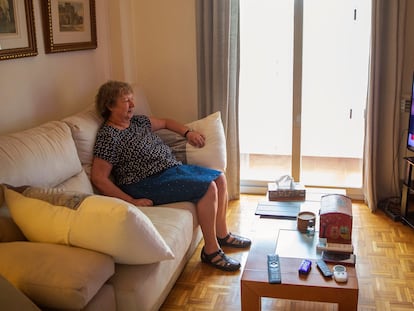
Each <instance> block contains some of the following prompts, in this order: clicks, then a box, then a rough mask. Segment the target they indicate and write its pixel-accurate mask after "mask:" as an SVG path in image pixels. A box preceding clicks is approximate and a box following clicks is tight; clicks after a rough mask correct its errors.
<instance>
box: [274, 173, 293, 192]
mask: <svg viewBox="0 0 414 311" xmlns="http://www.w3.org/2000/svg"><path fill="white" fill-rule="evenodd" d="M276 186H277V189H293V188H294V183H293V178H292V177H291V176H289V175H283V176H282V177H280V178H279V179H278V180H276Z"/></svg>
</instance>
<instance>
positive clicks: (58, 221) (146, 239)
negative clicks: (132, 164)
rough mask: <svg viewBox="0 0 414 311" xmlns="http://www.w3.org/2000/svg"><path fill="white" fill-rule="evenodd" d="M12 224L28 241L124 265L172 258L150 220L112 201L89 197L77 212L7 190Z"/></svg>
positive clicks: (96, 196) (135, 210)
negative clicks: (98, 254) (101, 256)
mask: <svg viewBox="0 0 414 311" xmlns="http://www.w3.org/2000/svg"><path fill="white" fill-rule="evenodd" d="M4 193H5V199H6V202H7V205H8V206H9V209H10V212H11V215H12V218H13V220H14V222H15V223H16V224H17V225H18V226H19V228H20V230H22V232H23V234H24V235H25V236H26V238H27V239H28V240H29V241H33V242H47V243H59V244H65V245H72V246H77V247H83V248H87V249H90V250H94V251H98V252H101V253H105V254H108V255H111V256H112V257H113V258H114V260H115V262H117V263H122V264H148V263H154V262H158V261H161V260H166V259H172V258H174V254H173V253H172V251H171V249H170V247H169V246H168V245H167V244H166V242H165V241H164V239H163V238H162V236H161V235H160V233H159V232H158V231H157V229H156V228H155V227H154V225H153V224H152V222H151V221H150V220H149V218H148V217H147V216H146V215H145V214H143V213H142V212H141V211H140V210H139V209H138V208H137V207H135V206H133V205H130V204H128V203H127V202H125V201H123V200H119V199H116V198H111V197H105V196H98V195H91V196H89V197H87V198H85V199H84V200H83V201H82V203H81V204H80V205H79V208H78V209H77V210H74V209H70V208H66V207H63V206H58V205H53V204H51V203H48V202H46V201H42V200H39V199H34V198H28V197H25V196H24V195H22V194H20V193H18V192H15V191H13V190H10V189H5V191H4Z"/></svg>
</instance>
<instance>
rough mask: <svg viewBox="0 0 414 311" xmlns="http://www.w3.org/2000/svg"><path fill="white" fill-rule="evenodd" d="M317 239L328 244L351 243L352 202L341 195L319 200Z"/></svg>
mask: <svg viewBox="0 0 414 311" xmlns="http://www.w3.org/2000/svg"><path fill="white" fill-rule="evenodd" d="M319 237H320V238H326V239H327V242H329V243H345V244H351V243H352V201H351V199H350V198H349V197H347V196H345V195H342V194H328V195H324V196H322V198H321V210H320V222H319Z"/></svg>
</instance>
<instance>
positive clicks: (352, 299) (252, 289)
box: [240, 230, 358, 311]
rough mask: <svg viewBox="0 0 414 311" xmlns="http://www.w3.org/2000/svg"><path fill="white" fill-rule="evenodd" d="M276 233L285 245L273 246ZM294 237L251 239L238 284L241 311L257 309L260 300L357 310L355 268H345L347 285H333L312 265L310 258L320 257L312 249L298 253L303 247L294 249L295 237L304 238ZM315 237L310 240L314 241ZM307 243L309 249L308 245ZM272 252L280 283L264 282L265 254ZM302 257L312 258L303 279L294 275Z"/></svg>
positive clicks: (296, 233)
mask: <svg viewBox="0 0 414 311" xmlns="http://www.w3.org/2000/svg"><path fill="white" fill-rule="evenodd" d="M288 231H291V232H288ZM280 232H281V233H282V235H283V242H282V243H280V244H284V245H285V246H283V245H282V247H277V240H278V234H279V235H280ZM298 234H299V235H300V233H299V232H296V230H286V231H282V230H279V233H278V232H274V233H273V234H272V233H270V234H269V233H267V234H261V235H260V236H259V237H258V238H256V239H254V240H253V244H252V247H251V249H250V252H249V256H248V258H247V262H246V265H245V268H244V271H243V274H242V277H241V281H240V282H241V307H242V310H244V311H253V310H261V297H270V298H280V299H289V300H305V301H318V302H328V303H336V304H338V310H339V311H351V310H357V306H358V278H357V275H356V271H355V267H353V266H347V272H348V282H347V283H337V282H336V281H335V280H334V279H333V278H332V279H326V278H324V277H323V276H322V274H321V273H320V272H319V270H318V268H317V267H316V264H315V260H314V259H316V258H317V257H318V256H320V255H318V254H317V253H316V250H315V252H312V251H310V252H308V250H305V251H300V249H301V248H302V249H303V247H304V246H303V245H302V246H298V247H295V244H296V243H297V240H298V238H299V239H306V235H303V237H301V236H300V237H298ZM317 234H318V233H316V235H315V237H314V239H318V237H317ZM289 235H291V238H289ZM305 244H306V243H305ZM310 244H311V247H312V250H313V246H312V243H310ZM279 246H280V245H279ZM305 248H306V247H305ZM298 250H299V251H298ZM275 252H276V253H279V257H280V266H281V274H282V283H281V284H269V283H268V274H267V254H272V253H273V254H274V253H275ZM301 254H304V255H303V256H301ZM290 255H292V256H290ZM309 257H315V258H309ZM303 258H307V259H313V260H312V269H311V271H310V273H309V274H308V275H307V276H305V277H302V276H299V274H298V268H299V266H300V263H301V261H302V260H303ZM328 266H329V267H330V268H331V269H332V266H333V265H332V264H328Z"/></svg>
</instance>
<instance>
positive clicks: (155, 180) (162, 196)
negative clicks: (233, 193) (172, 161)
mask: <svg viewBox="0 0 414 311" xmlns="http://www.w3.org/2000/svg"><path fill="white" fill-rule="evenodd" d="M220 175H221V172H220V171H217V170H213V169H210V168H206V167H201V166H197V165H187V164H183V165H178V166H174V167H171V168H169V169H166V170H165V171H163V172H161V173H159V174H156V175H153V176H150V177H147V178H145V179H144V180H141V181H139V182H137V183H134V184H128V185H120V186H119V187H120V188H121V189H122V190H123V191H124V192H126V193H127V194H129V195H130V196H132V197H133V198H135V199H141V198H145V199H150V200H152V202H153V203H154V205H160V204H167V203H173V202H181V201H189V202H193V203H196V202H198V201H199V200H200V199H201V198H202V197H203V196H204V194H205V193H206V192H207V189H208V187H209V186H210V183H211V182H212V181H213V180H216V179H217V178H218V177H219V176H220Z"/></svg>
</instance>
